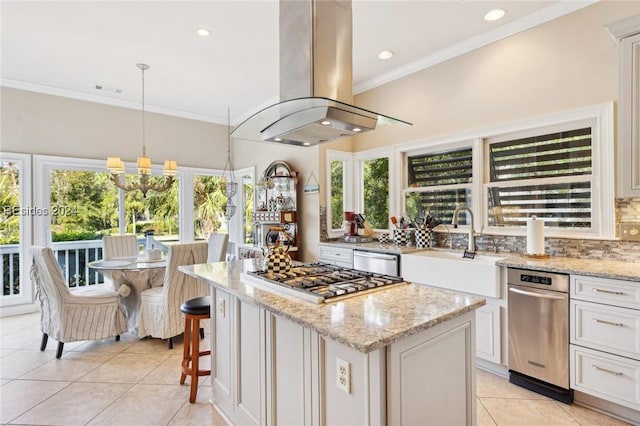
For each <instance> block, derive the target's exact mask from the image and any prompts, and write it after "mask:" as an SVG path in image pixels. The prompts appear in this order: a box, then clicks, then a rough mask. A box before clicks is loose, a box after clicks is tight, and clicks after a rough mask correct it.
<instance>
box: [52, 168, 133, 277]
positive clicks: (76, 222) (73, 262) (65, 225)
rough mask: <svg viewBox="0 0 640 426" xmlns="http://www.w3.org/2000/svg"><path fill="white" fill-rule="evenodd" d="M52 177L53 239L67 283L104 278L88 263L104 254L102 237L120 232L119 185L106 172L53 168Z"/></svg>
mask: <svg viewBox="0 0 640 426" xmlns="http://www.w3.org/2000/svg"><path fill="white" fill-rule="evenodd" d="M49 179H50V180H49V215H48V217H49V220H50V224H51V240H52V242H53V243H54V249H55V250H56V254H57V257H58V263H60V266H61V268H62V273H63V276H64V279H65V281H66V283H67V285H68V286H69V287H77V286H85V285H91V284H96V283H98V282H102V277H101V276H100V275H99V274H95V273H93V271H90V270H89V268H88V266H87V264H88V263H89V262H91V261H93V260H97V259H99V258H100V257H101V256H102V237H103V236H104V235H108V234H116V233H118V189H117V188H116V187H115V186H114V185H113V183H112V182H111V181H110V180H109V174H108V173H106V172H94V171H82V170H64V169H54V170H52V171H51V174H50V176H49ZM138 192H139V191H138Z"/></svg>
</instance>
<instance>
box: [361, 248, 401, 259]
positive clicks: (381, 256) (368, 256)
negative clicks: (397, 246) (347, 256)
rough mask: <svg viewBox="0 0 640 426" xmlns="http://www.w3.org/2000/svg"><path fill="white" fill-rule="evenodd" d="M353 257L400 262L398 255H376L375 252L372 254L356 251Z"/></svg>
mask: <svg viewBox="0 0 640 426" xmlns="http://www.w3.org/2000/svg"><path fill="white" fill-rule="evenodd" d="M353 255H354V256H360V257H366V258H369V259H380V260H391V261H394V262H397V261H398V255H396V254H385V253H375V252H370V251H360V250H354V251H353Z"/></svg>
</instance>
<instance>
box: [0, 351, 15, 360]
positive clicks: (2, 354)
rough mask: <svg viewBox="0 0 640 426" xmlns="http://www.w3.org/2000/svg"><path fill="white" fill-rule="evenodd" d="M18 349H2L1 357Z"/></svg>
mask: <svg viewBox="0 0 640 426" xmlns="http://www.w3.org/2000/svg"><path fill="white" fill-rule="evenodd" d="M15 351H16V349H0V358H2V357H3V356H5V355H9V354H10V353H12V352H15Z"/></svg>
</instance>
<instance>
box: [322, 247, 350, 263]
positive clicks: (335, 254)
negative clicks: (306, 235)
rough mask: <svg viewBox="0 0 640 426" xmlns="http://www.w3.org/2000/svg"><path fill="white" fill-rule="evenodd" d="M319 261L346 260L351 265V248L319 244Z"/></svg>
mask: <svg viewBox="0 0 640 426" xmlns="http://www.w3.org/2000/svg"><path fill="white" fill-rule="evenodd" d="M320 261H321V262H323V261H324V262H330V261H334V262H346V263H348V264H350V265H352V266H353V249H350V248H342V247H331V246H320Z"/></svg>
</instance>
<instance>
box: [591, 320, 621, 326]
mask: <svg viewBox="0 0 640 426" xmlns="http://www.w3.org/2000/svg"><path fill="white" fill-rule="evenodd" d="M593 322H599V323H601V324H609V325H615V326H616V327H624V324H623V323H621V322H611V321H605V320H601V319H598V318H594V319H593Z"/></svg>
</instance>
